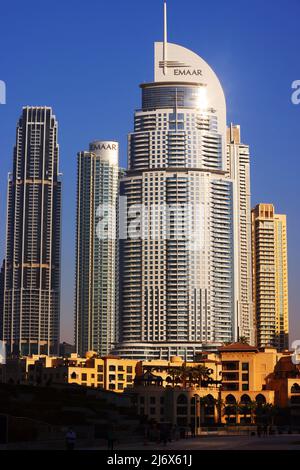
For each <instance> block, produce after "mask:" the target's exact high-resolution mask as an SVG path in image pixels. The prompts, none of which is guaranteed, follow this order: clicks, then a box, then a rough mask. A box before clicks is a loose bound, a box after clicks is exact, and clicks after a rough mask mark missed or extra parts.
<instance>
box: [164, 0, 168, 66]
mask: <svg viewBox="0 0 300 470" xmlns="http://www.w3.org/2000/svg"><path fill="white" fill-rule="evenodd" d="M167 44H168V20H167V0H164V49H163V62H164V75H166V74H167Z"/></svg>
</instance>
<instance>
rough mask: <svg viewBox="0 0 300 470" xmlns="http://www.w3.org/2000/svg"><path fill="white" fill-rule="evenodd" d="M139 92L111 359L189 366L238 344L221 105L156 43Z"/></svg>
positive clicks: (198, 68)
mask: <svg viewBox="0 0 300 470" xmlns="http://www.w3.org/2000/svg"><path fill="white" fill-rule="evenodd" d="M165 48H167V58H168V60H165V59H164V57H165ZM141 90H142V106H141V109H139V110H138V111H136V113H135V128H134V132H133V133H132V134H130V135H129V156H128V159H129V168H128V172H127V174H126V177H125V178H123V180H122V184H121V190H122V195H124V196H126V198H127V204H128V208H129V210H128V219H127V228H128V234H127V235H128V236H127V238H126V239H124V240H122V241H121V263H122V280H121V342H120V344H119V346H118V348H117V351H116V353H118V354H119V355H121V356H125V357H132V358H139V359H155V358H162V359H169V358H170V357H171V356H174V355H176V356H181V357H184V358H186V359H187V360H191V359H192V358H193V357H194V356H195V354H196V353H197V352H198V351H201V350H203V349H207V350H211V349H212V350H214V349H215V348H216V347H217V345H220V344H222V343H224V342H230V341H232V340H235V339H237V336H238V319H237V315H238V311H237V295H238V290H237V285H238V280H237V279H236V278H235V264H236V253H237V248H236V244H237V243H238V238H237V237H236V235H235V229H234V228H235V223H234V191H235V188H234V181H233V179H232V178H231V177H230V175H229V173H228V155H227V135H226V132H227V131H226V103H225V97H224V93H223V90H222V87H221V84H220V82H219V80H218V78H217V77H216V75H215V73H214V72H213V71H212V69H211V68H210V67H209V66H208V64H207V63H206V62H204V60H203V59H202V58H200V57H199V56H197V55H196V54H194V53H193V52H191V51H189V50H187V49H185V48H183V47H181V46H178V45H175V44H170V43H168V44H163V43H156V45H155V81H154V83H148V84H143V85H141ZM131 207H133V208H134V209H133V210H131V209H130V208H131ZM138 207H140V208H142V211H143V213H142V216H141V218H140V236H136V235H135V233H134V232H135V228H136V224H135V221H136V218H137V215H138V214H139V210H138ZM132 232H133V235H134V236H132Z"/></svg>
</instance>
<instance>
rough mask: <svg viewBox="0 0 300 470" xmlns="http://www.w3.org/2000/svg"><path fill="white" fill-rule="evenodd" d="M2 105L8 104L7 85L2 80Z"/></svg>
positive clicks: (0, 100)
mask: <svg viewBox="0 0 300 470" xmlns="http://www.w3.org/2000/svg"><path fill="white" fill-rule="evenodd" d="M0 104H6V85H5V82H4V81H3V80H0Z"/></svg>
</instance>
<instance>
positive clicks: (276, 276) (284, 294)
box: [252, 204, 289, 350]
mask: <svg viewBox="0 0 300 470" xmlns="http://www.w3.org/2000/svg"><path fill="white" fill-rule="evenodd" d="M252 247H253V248H252V253H253V298H254V312H255V322H256V332H257V345H258V346H259V347H265V346H274V347H276V348H278V349H280V350H283V349H287V348H288V345H289V301H288V257H287V225H286V216H285V215H281V214H276V213H275V208H274V205H273V204H258V205H257V206H256V207H255V209H253V211H252Z"/></svg>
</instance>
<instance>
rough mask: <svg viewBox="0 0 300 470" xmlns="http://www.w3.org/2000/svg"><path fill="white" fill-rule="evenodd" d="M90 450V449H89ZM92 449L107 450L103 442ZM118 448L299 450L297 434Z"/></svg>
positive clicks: (118, 447)
mask: <svg viewBox="0 0 300 470" xmlns="http://www.w3.org/2000/svg"><path fill="white" fill-rule="evenodd" d="M91 450H92V449H91ZM93 450H107V447H106V445H104V443H103V442H102V443H100V445H99V447H93ZM114 450H115V451H118V450H147V451H149V450H150V451H151V450H159V451H161V450H162V451H163V450H168V451H169V450H177V451H180V450H300V435H299V434H281V435H275V436H266V437H260V438H259V437H257V436H202V437H196V438H189V439H181V440H179V441H174V442H171V443H168V444H167V445H166V446H164V445H163V444H157V443H148V445H144V444H143V443H138V442H135V443H134V442H132V443H126V444H125V443H123V444H122V443H117V444H116V445H115V448H114Z"/></svg>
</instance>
